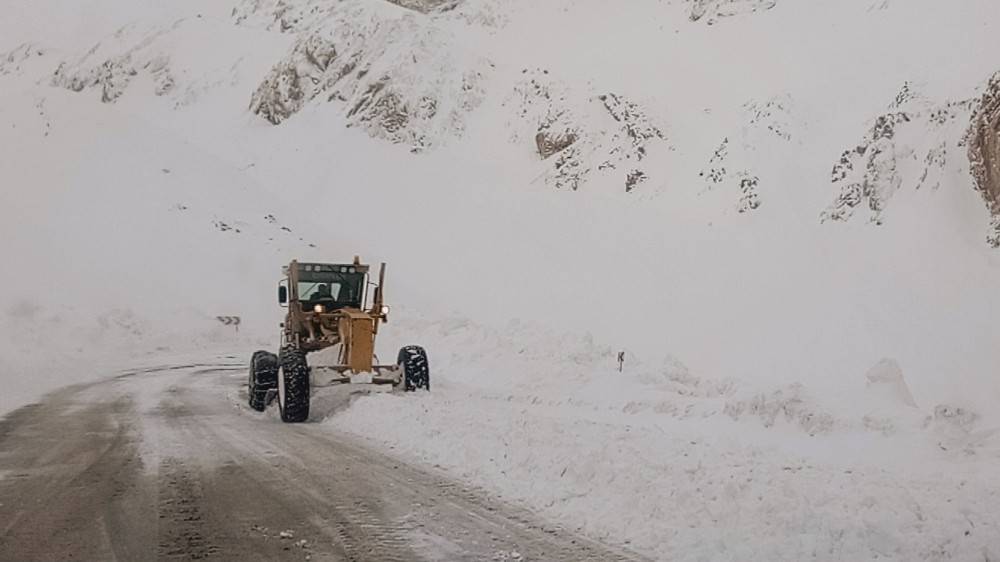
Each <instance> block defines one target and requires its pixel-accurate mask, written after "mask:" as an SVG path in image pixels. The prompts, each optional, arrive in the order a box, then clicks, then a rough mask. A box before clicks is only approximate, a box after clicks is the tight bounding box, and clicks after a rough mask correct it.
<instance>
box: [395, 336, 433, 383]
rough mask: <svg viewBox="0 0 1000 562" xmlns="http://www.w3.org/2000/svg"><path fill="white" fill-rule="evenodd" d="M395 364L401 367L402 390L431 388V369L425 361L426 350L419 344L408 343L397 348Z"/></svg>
mask: <svg viewBox="0 0 1000 562" xmlns="http://www.w3.org/2000/svg"><path fill="white" fill-rule="evenodd" d="M396 364H398V365H399V366H400V367H402V369H403V390H404V391H406V392H414V391H416V390H417V389H420V388H422V389H424V390H430V389H431V370H430V365H429V364H428V363H427V352H426V351H425V350H424V348H422V347H420V346H419V345H408V346H406V347H404V348H402V349H400V350H399V355H398V356H397V357H396Z"/></svg>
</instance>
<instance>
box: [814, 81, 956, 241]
mask: <svg viewBox="0 0 1000 562" xmlns="http://www.w3.org/2000/svg"><path fill="white" fill-rule="evenodd" d="M969 108H970V103H969V102H968V101H959V102H946V103H934V102H932V101H930V100H928V99H926V98H924V97H923V96H920V95H919V94H917V93H915V92H914V91H913V89H912V86H911V85H910V84H904V86H903V88H902V89H901V90H900V92H899V94H898V95H897V96H896V99H895V100H894V101H893V103H892V104H890V106H889V111H888V112H886V113H884V114H882V115H879V116H878V117H876V118H875V121H874V124H872V126H871V128H870V129H869V130H868V132H867V133H866V134H865V136H864V137H863V138H862V139H861V141H859V142H858V144H857V145H856V146H855V147H853V148H850V149H848V150H845V151H844V152H843V154H842V155H841V157H840V160H839V161H838V162H837V163H836V164H834V166H833V171H832V173H831V181H832V182H833V184H834V185H836V186H839V187H840V194H839V195H838V196H837V198H836V200H835V201H834V202H833V204H832V205H831V206H830V207H829V208H828V209H827V210H826V211H825V212H824V213H823V215H822V218H823V220H837V221H846V220H849V219H850V218H851V217H852V216H853V215H854V213H855V211H856V210H857V209H858V208H859V207H861V206H864V207H866V208H867V210H868V216H869V220H870V221H871V222H873V223H875V224H882V222H883V220H884V213H885V211H886V206H887V203H888V201H889V200H890V199H891V198H892V196H893V195H894V194H895V193H896V192H897V191H899V190H900V189H902V188H904V187H913V188H915V189H921V188H924V187H930V188H931V189H937V188H938V187H939V186H940V185H941V179H942V174H943V173H944V172H945V169H946V167H947V165H948V163H949V154H950V153H951V152H953V151H955V150H956V149H957V148H958V147H959V146H960V144H961V142H962V140H961V137H962V134H961V131H962V128H963V127H964V123H965V122H966V121H965V119H966V118H967V116H968V114H969V111H970V109H969Z"/></svg>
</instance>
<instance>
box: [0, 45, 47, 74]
mask: <svg viewBox="0 0 1000 562" xmlns="http://www.w3.org/2000/svg"><path fill="white" fill-rule="evenodd" d="M45 53H46V51H45V49H43V48H41V47H39V46H37V45H34V44H32V43H24V44H21V45H18V46H17V47H14V48H13V49H12V50H10V51H8V52H6V53H2V54H0V76H6V75H8V74H19V73H20V72H21V67H22V65H24V64H25V63H27V62H28V61H30V60H31V59H35V58H39V57H43V56H45Z"/></svg>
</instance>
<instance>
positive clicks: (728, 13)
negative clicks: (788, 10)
mask: <svg viewBox="0 0 1000 562" xmlns="http://www.w3.org/2000/svg"><path fill="white" fill-rule="evenodd" d="M689 1H690V3H691V14H690V18H691V21H695V22H704V23H706V24H708V25H713V24H715V23H717V22H718V21H719V20H722V19H725V18H730V17H733V16H739V15H744V14H754V13H757V12H765V11H767V10H770V9H771V8H773V7H774V6H775V5H777V3H778V0H689Z"/></svg>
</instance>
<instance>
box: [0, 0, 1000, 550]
mask: <svg viewBox="0 0 1000 562" xmlns="http://www.w3.org/2000/svg"><path fill="white" fill-rule="evenodd" d="M10 4H11V5H10V6H9V7H7V8H5V12H4V13H5V17H4V18H2V19H0V53H2V54H0V131H2V132H0V154H2V155H3V157H2V158H0V181H2V189H0V206H2V208H3V209H5V210H6V213H5V216H4V220H3V221H2V222H0V236H2V238H3V240H4V244H3V245H2V246H0V258H2V259H3V262H4V263H7V264H10V266H9V268H8V269H9V272H8V275H7V276H6V279H5V285H4V287H5V290H4V291H3V292H2V293H3V294H2V295H0V330H2V333H5V334H7V336H6V337H5V338H4V340H3V343H2V344H0V350H4V353H3V354H2V355H0V373H2V376H3V377H4V379H5V384H8V388H13V389H14V391H13V393H7V397H8V398H7V399H6V400H7V401H6V402H3V403H0V409H7V408H11V407H14V406H15V405H17V404H20V403H22V402H24V401H26V400H29V399H31V398H32V397H33V396H36V395H37V394H38V392H41V391H42V390H44V389H46V388H51V387H52V386H54V385H57V384H59V383H62V382H71V381H72V380H76V378H75V377H74V376H73V375H68V374H67V373H68V372H72V371H71V370H67V369H57V370H53V369H51V368H47V366H51V365H52V364H53V362H58V363H59V364H60V365H77V366H79V365H81V362H84V361H98V360H100V362H102V363H103V364H106V365H112V366H114V365H115V362H116V361H121V360H122V358H121V356H122V355H126V354H127V355H130V356H134V355H135V354H137V353H139V352H140V351H143V352H147V351H148V352H151V353H154V354H162V353H167V352H171V353H173V352H178V351H182V350H185V349H188V348H191V347H195V348H199V349H217V348H219V347H227V348H230V347H240V348H241V349H242V348H244V347H247V346H249V345H250V343H249V342H251V341H252V342H253V343H254V345H263V344H266V343H267V342H273V340H274V338H275V334H276V329H275V325H276V323H277V322H278V318H277V316H278V314H279V313H278V310H277V308H276V307H275V306H274V303H273V301H272V298H273V292H274V291H273V286H274V283H275V281H276V280H277V277H278V272H279V267H280V265H281V264H282V263H283V262H287V261H288V260H289V259H291V258H293V257H299V258H302V259H310V258H313V259H317V260H335V259H341V258H345V257H347V258H349V257H350V256H353V255H354V254H361V255H362V256H363V257H365V258H366V259H371V260H378V259H384V260H385V261H387V262H389V272H390V274H389V293H388V297H389V299H390V301H391V302H392V304H393V305H394V306H396V309H395V312H394V315H396V316H394V323H393V324H392V325H391V329H390V330H389V331H388V332H387V335H386V340H385V341H384V342H380V344H382V343H384V344H385V345H386V346H388V347H391V345H390V344H393V345H394V344H396V343H401V342H406V343H410V342H412V341H424V342H425V343H427V344H428V345H429V347H430V349H431V354H432V361H436V364H437V365H439V367H438V371H436V372H437V373H438V375H437V376H440V377H441V380H442V384H441V386H439V387H438V388H439V389H440V393H435V395H434V396H432V397H428V398H427V400H426V401H417V402H413V403H406V404H398V403H395V402H392V400H394V398H393V397H389V396H385V397H373V398H371V399H366V400H362V401H359V402H357V403H356V404H354V405H353V406H352V407H351V408H350V409H349V410H348V411H346V412H341V413H339V414H337V416H334V418H333V420H332V423H336V424H337V425H338V426H342V427H347V428H352V427H353V428H359V429H360V428H370V427H371V425H372V420H373V419H386V418H385V417H384V416H388V415H392V416H398V417H399V420H404V419H406V418H405V417H406V416H410V417H415V416H420V417H421V419H422V420H423V422H424V423H422V424H409V425H408V426H407V428H406V430H405V431H401V430H399V429H398V424H394V425H393V429H392V430H391V431H389V430H386V431H383V432H376V434H375V438H377V439H381V440H383V441H385V442H387V443H390V444H391V445H392V446H394V447H396V448H397V449H398V450H400V451H403V452H404V453H405V454H410V455H414V456H416V457H418V458H421V459H424V460H427V461H429V462H433V463H437V464H440V465H442V466H444V467H445V468H448V469H449V470H453V471H454V472H456V473H457V474H459V475H460V476H463V477H467V478H469V479H471V480H473V481H475V482H477V483H479V484H482V485H486V486H488V487H490V488H491V489H494V490H497V491H499V492H500V493H503V494H505V495H509V496H512V497H514V498H515V499H517V500H518V501H522V502H525V503H528V504H531V505H533V506H534V507H536V508H537V509H539V510H542V511H544V512H545V513H546V514H547V515H549V516H551V517H554V518H557V519H559V520H561V521H564V522H565V523H567V524H569V525H575V526H580V527H582V528H584V529H585V530H586V531H588V532H591V533H594V534H597V535H603V536H605V537H611V538H612V539H614V540H618V539H621V540H631V541H632V543H633V546H635V547H636V548H638V549H640V550H642V551H645V552H650V553H653V555H654V556H658V557H661V558H666V559H692V560H695V559H741V560H746V559H802V558H804V557H805V556H815V557H817V558H819V559H861V558H870V557H872V556H875V555H878V556H881V557H888V558H890V559H900V560H904V559H905V560H912V559H928V560H937V559H946V558H948V557H949V556H950V557H952V558H953V559H975V558H974V557H976V556H978V557H980V558H982V557H984V556H985V557H987V558H989V557H991V556H992V557H997V556H1000V552H998V551H997V550H996V545H997V544H1000V528H998V513H997V511H996V508H995V507H992V506H993V505H995V504H996V501H995V500H996V495H997V493H998V490H997V488H996V487H995V485H994V484H991V483H990V482H991V481H990V480H989V478H987V477H986V472H987V471H988V470H987V467H988V466H990V465H991V463H992V464H995V463H996V462H998V461H1000V458H998V451H1000V443H998V442H997V441H996V433H995V432H996V428H997V427H998V426H1000V425H998V424H1000V415H998V414H997V413H996V408H995V404H996V403H997V400H998V399H1000V378H998V377H997V365H1000V331H998V330H997V329H996V318H997V313H998V312H1000V294H998V292H997V290H996V287H997V286H998V284H1000V254H998V253H997V252H998V251H997V249H996V248H995V246H998V245H1000V179H998V178H1000V168H998V161H1000V160H998V147H1000V140H998V138H997V130H998V122H1000V105H998V103H1000V102H998V100H1000V94H998V88H1000V86H998V84H1000V78H998V76H1000V75H998V72H1000V61H998V60H996V59H995V57H991V56H990V53H995V52H1000V50H998V48H1000V23H998V22H1000V17H998V16H1000V6H998V5H997V4H996V2H995V1H994V0H963V1H962V2H950V3H946V2H938V1H934V0H907V1H902V0H844V1H841V2H827V3H819V2H807V1H803V0H672V1H671V0H629V1H628V2H619V3H608V2H606V1H598V0H572V1H571V0H549V1H546V2H537V1H535V2H532V1H530V0H480V1H474V0H395V1H385V0H341V1H330V0H229V1H226V2H214V3H204V2H196V1H194V0H181V1H174V2H168V3H167V2H153V1H152V0H149V1H146V0H144V1H136V0H129V1H126V0H101V1H98V0H76V1H72V2H71V1H69V0H48V1H46V2H29V1H28V0H12V2H11V3H10ZM230 314H238V315H241V316H242V317H243V318H244V324H243V326H242V332H241V335H240V338H239V339H237V338H236V337H235V336H234V335H233V334H232V333H231V332H230V331H229V330H228V328H226V327H223V326H220V325H217V324H218V323H217V322H216V321H215V319H214V317H215V316H217V315H230ZM396 320H398V322H397V321H396ZM4 348H6V349H4ZM621 350H626V351H627V357H628V359H627V361H626V364H625V368H624V372H623V373H621V374H619V373H617V363H616V362H615V360H614V359H615V357H616V356H617V352H618V351H621ZM154 357H155V355H154ZM77 370H80V371H83V369H77ZM24 373H33V375H32V378H31V379H30V381H31V382H24V381H26V380H29V379H28V378H27V377H25V376H24ZM49 373H51V374H49ZM11 381H20V382H18V384H14V383H13V382H11ZM567 382H568V384H567ZM479 414H482V418H481V419H479V418H477V416H478V415H479ZM394 419H395V418H394ZM472 419H475V423H470V420H472ZM581 424H582V425H581ZM580 427H586V428H588V429H587V431H584V430H582V429H579V428H580ZM367 434H368V435H371V433H370V431H369V432H367ZM511 436H516V440H517V441H518V442H514V440H515V439H514V438H512V437H511ZM435 439H436V441H435ZM556 441H559V443H558V446H553V447H551V450H550V451H549V453H548V454H542V453H541V452H540V451H541V450H543V449H546V447H547V446H548V445H551V444H553V443H554V442H556ZM456 442H461V443H462V444H463V446H464V447H465V448H466V449H467V451H468V452H467V453H465V452H462V451H461V449H462V448H461V447H459V448H456V447H455V446H454V444H455V443H456ZM504 443H506V445H504ZM593 443H598V445H594V444H593ZM612 443H620V446H619V445H612ZM700 444H707V445H705V447H706V448H704V449H701V448H699V447H701V445H700ZM501 446H503V447H506V448H505V449H504V450H505V451H506V452H505V453H504V454H506V455H509V456H505V457H503V459H504V460H503V461H501V460H500V458H499V457H497V456H496V455H497V454H499V453H497V450H498V448H499V447H501ZM581 450H584V451H587V455H589V456H591V457H593V458H599V459H602V460H600V461H599V462H598V461H595V462H594V464H593V466H589V467H588V466H584V465H581V464H580V463H579V461H578V456H579V454H580V451H581ZM685 455H688V456H686V457H685ZM748 456H749V457H750V458H757V459H760V460H759V462H751V461H747V460H746V458H747V457H748ZM618 457H620V458H622V459H624V460H623V461H622V463H618V462H616V461H614V459H615V458H618ZM679 458H687V459H696V460H697V462H695V461H693V460H692V461H691V462H690V463H688V464H684V463H683V462H682V463H680V464H677V462H678V460H679ZM561 463H562V466H557V465H560V464H561ZM570 465H572V466H570ZM682 465H683V468H681V466H682ZM703 465H726V466H729V467H730V469H731V470H729V471H728V472H727V471H724V470H721V469H719V470H715V469H704V468H702V469H699V468H698V467H699V466H703ZM567 467H568V468H567ZM755 467H756V468H755ZM915 467H916V468H915ZM563 469H565V470H563ZM753 470H759V471H760V472H761V473H763V474H764V476H762V477H761V479H755V478H756V476H755V475H754V474H750V472H752V471H753ZM847 471H850V472H847ZM941 474H946V475H947V476H941ZM665 475H666V476H665ZM733 475H738V476H739V478H741V479H749V480H746V484H742V483H729V482H728V481H727V480H726V479H727V478H730V476H733ZM734 477H735V476H734ZM616 478H620V480H618V481H617V484H616V483H615V482H616V480H615V479H616ZM529 480H530V481H531V484H530V485H522V484H523V482H525V481H529ZM894 481H898V482H903V484H901V486H903V487H902V488H900V489H895V488H893V489H894V490H895V491H893V492H887V491H886V490H887V488H892V486H894V485H895V484H894ZM601 482H603V483H604V484H601V485H598V483H601ZM650 482H653V485H652V486H650V484H649V483H650ZM734 482H735V481H734ZM931 482H934V483H936V484H935V485H931V484H929V483H931ZM651 487H652V488H655V490H652V491H651V489H650V488H651ZM776 489H782V490H784V491H783V492H782V493H787V495H786V496H782V497H780V498H778V497H775V496H774V494H775V493H776V492H775V490H776ZM705 490H713V491H714V497H715V498H716V499H713V500H712V502H721V503H712V502H708V503H705V502H700V501H699V500H698V498H702V494H703V493H704V491H705ZM908 494H910V495H908ZM949 494H951V495H949ZM758 496H760V497H765V496H767V497H768V498H769V499H768V501H764V500H757V499H755V498H757V497H758ZM952 497H957V498H961V501H958V502H957V504H952V503H951V502H950V499H949V498H952ZM718 498H723V499H725V501H723V500H721V499H718ZM914 498H916V499H914ZM702 499H704V498H702ZM706 501H707V500H706ZM757 502H763V503H759V504H758V503H757ZM880 502H884V505H882V504H880ZM667 504H669V505H670V506H669V507H666V505H667ZM958 504H961V505H958ZM602 506H608V507H607V510H606V511H603V509H604V507H602ZM857 513H861V514H862V516H861V517H862V519H864V521H863V524H862V523H857V522H856V521H854V520H853V519H852V518H853V517H854V515H852V514H857ZM900 514H902V515H900ZM963 518H965V519H968V520H969V521H974V525H972V523H968V524H967V523H966V522H965V519H963ZM690 522H694V523H690ZM765 522H766V524H765ZM689 524H691V525H694V526H693V527H686V525H689ZM969 525H972V527H971V529H973V530H971V531H970V532H969V533H968V534H966V531H967V530H969V528H968V527H969ZM708 528H711V529H713V530H712V531H711V532H708V531H706V529H708ZM838 533H839V534H838ZM746 536H754V537H758V539H757V540H755V541H749V542H748V541H746V540H744V539H742V538H741V537H746ZM791 536H795V537H796V539H795V540H791V539H790V538H789V537H791ZM665 537H670V538H669V540H668V539H667V538H665ZM990 549H992V550H990Z"/></svg>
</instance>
